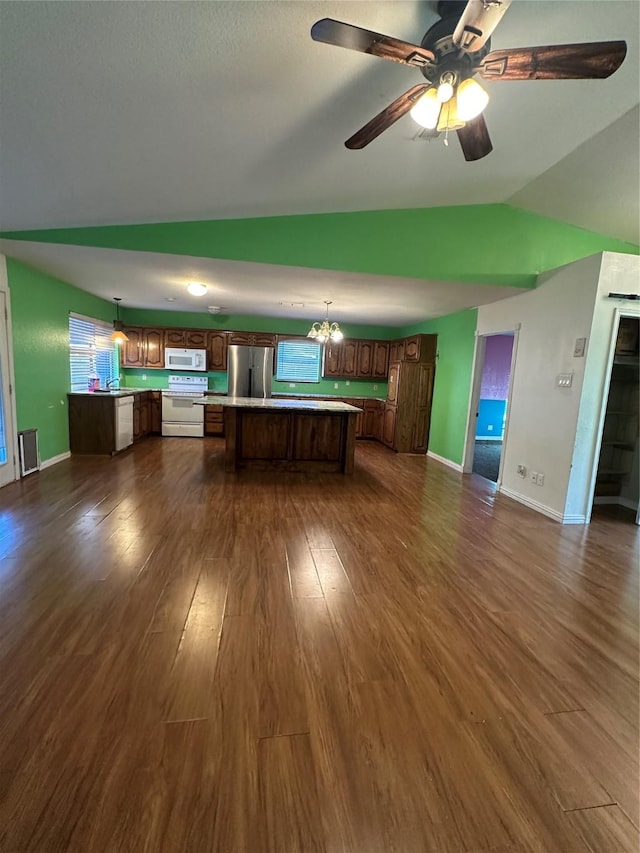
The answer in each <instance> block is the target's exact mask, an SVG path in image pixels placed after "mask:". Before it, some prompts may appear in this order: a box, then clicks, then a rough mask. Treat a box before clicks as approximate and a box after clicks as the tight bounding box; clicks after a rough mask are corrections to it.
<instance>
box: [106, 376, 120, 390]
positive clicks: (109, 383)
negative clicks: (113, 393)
mask: <svg viewBox="0 0 640 853" xmlns="http://www.w3.org/2000/svg"><path fill="white" fill-rule="evenodd" d="M119 381H120V377H119V376H112V377H111V378H110V379H107V381H106V382H105V387H106V388H111V386H112V385H113V384H114V382H119Z"/></svg>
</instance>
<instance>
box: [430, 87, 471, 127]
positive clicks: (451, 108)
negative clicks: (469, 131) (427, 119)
mask: <svg viewBox="0 0 640 853" xmlns="http://www.w3.org/2000/svg"><path fill="white" fill-rule="evenodd" d="M464 124H465V123H464V122H463V121H462V119H461V118H460V116H459V115H458V99H457V98H456V97H455V95H454V97H453V98H451V100H450V101H447V103H446V104H443V105H442V109H441V110H440V117H439V119H438V126H437V128H436V130H437V131H438V133H441V132H442V131H448V130H460V128H461V127H464Z"/></svg>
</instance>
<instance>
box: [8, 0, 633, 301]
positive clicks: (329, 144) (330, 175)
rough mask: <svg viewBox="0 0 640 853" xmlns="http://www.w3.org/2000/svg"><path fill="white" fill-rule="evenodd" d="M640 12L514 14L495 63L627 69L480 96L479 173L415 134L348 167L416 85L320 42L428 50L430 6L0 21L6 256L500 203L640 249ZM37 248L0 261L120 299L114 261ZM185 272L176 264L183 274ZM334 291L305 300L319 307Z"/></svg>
mask: <svg viewBox="0 0 640 853" xmlns="http://www.w3.org/2000/svg"><path fill="white" fill-rule="evenodd" d="M638 8H639V6H638V4H637V3H635V2H626V0H623V2H616V0H580V2H563V3H557V2H546V0H535V2H531V0H514V2H513V4H512V5H511V7H510V9H509V10H508V11H507V13H506V15H505V16H504V18H503V20H502V21H501V23H500V24H499V26H498V28H497V29H496V31H495V33H494V36H493V39H492V47H494V48H497V47H516V46H525V45H539V44H554V43H569V42H583V41H598V40H604V39H606V40H610V39H625V40H626V41H627V44H628V54H627V57H626V59H625V61H624V63H623V65H622V67H621V68H620V69H619V70H618V71H617V72H616V73H615V74H614V75H613V76H612V77H611V78H609V79H608V80H589V81H524V82H508V83H506V82H492V83H489V84H487V85H486V88H487V89H488V90H489V93H490V96H491V101H490V103H489V106H488V107H487V110H486V112H485V116H486V120H487V124H488V126H489V129H490V132H491V137H492V140H493V146H494V150H493V152H492V153H491V154H490V155H489V156H487V157H486V158H484V159H483V160H480V161H478V162H475V163H467V162H465V161H464V159H463V157H462V154H461V151H460V149H459V146H458V144H457V142H456V141H455V140H452V143H451V144H450V145H449V146H448V147H445V146H444V145H443V144H442V140H441V139H439V140H432V141H425V140H424V139H422V138H420V137H419V136H418V135H417V131H418V127H417V125H415V124H414V122H413V120H412V119H411V118H410V117H409V116H408V115H407V116H404V117H403V118H402V119H400V120H399V121H398V122H397V123H396V124H395V125H393V126H392V127H391V128H390V129H389V130H388V131H386V132H385V133H384V134H382V135H381V136H380V137H379V138H378V139H377V140H375V141H374V142H372V143H371V144H370V145H369V146H368V147H367V148H365V149H364V150H362V151H349V150H347V149H346V148H345V147H344V145H343V142H344V140H345V139H347V138H348V137H349V136H350V135H351V134H352V133H353V132H354V131H355V130H357V129H358V128H359V127H361V126H362V125H363V124H364V123H365V122H366V121H368V120H369V119H370V118H371V117H373V115H375V114H376V113H378V112H379V111H380V110H381V109H382V108H383V107H385V106H386V105H387V104H389V103H390V102H391V101H393V100H394V99H395V98H396V97H398V95H399V94H401V93H402V92H403V91H405V90H406V89H408V88H409V87H410V86H411V85H413V84H414V83H417V82H420V81H421V80H422V77H421V76H420V74H419V72H418V71H417V70H415V69H412V68H408V67H406V66H401V65H398V64H396V63H392V62H386V61H384V60H382V59H378V58H375V57H373V56H369V55H366V54H361V53H357V52H354V51H349V50H343V49H340V48H337V47H333V46H330V45H326V44H320V43H317V42H314V41H312V40H311V38H310V35H309V31H310V28H311V26H312V24H313V23H314V22H315V21H316V20H318V19H319V18H323V17H334V18H337V19H340V20H343V21H347V22H350V23H353V24H356V25H358V26H362V27H366V28H368V29H371V30H375V31H378V32H382V33H388V34H390V35H394V36H397V37H398V38H402V39H405V40H407V41H410V42H414V43H419V42H420V40H421V38H422V36H423V34H424V32H425V31H426V30H427V29H428V28H429V26H430V25H431V24H432V23H434V21H436V20H437V17H438V16H437V13H436V10H435V4H434V3H431V2H414V1H413V0H412V2H404V0H397V2H371V0H370V2H367V3H361V2H280V0H273V2H264V1H263V0H258V2H253V0H244V2H234V1H233V0H232V2H197V3H196V2H189V0H185V2H162V3H161V2H155V3H154V2H145V3H88V2H44V3H43V2H37V0H34V2H14V3H3V4H0V229H2V231H3V232H4V233H5V236H7V237H9V238H10V236H11V235H9V234H7V232H12V231H21V232H25V231H29V230H31V229H51V228H69V227H83V226H85V227H86V226H97V225H107V224H120V225H123V224H133V223H153V222H156V223H157V222H177V221H194V220H204V219H207V220H218V219H230V218H244V217H262V216H264V217H267V216H282V215H297V214H309V213H330V212H337V211H366V210H384V209H393V208H404V209H406V208H434V207H451V206H454V205H482V204H493V203H499V202H507V203H508V204H510V205H513V206H514V207H518V208H521V209H524V210H529V211H533V212H535V213H539V214H542V215H544V216H546V217H551V218H555V219H559V220H562V221H563V222H565V223H570V224H572V225H576V226H579V227H580V228H584V229H587V230H589V231H594V232H596V233H598V234H601V235H605V236H607V237H612V238H617V239H619V240H623V241H628V242H631V243H634V244H638V243H639V242H640V237H639V224H638V223H639V212H638V196H639V192H638V186H639V183H640V176H639V165H638V164H639V161H640V150H639V148H640V146H639V133H638V124H639V113H638V96H639V92H638V80H639V79H640V77H639V74H640V72H639V40H640V39H639V32H640V26H639V15H638ZM21 236H22V237H23V238H25V237H26V235H24V234H23V235H21ZM28 242H29V241H26V242H25V241H24V239H23V243H22V247H21V249H18V248H17V247H16V244H17V241H12V240H11V239H5V240H3V241H2V246H1V248H2V250H3V251H4V252H6V253H7V254H15V255H16V256H17V257H22V258H23V260H27V261H29V262H32V263H34V265H36V266H39V267H40V268H43V269H47V268H48V269H49V271H51V272H53V273H54V274H55V273H56V270H58V271H59V270H62V269H66V270H67V274H68V275H69V276H72V277H73V276H76V277H79V278H80V280H79V281H78V280H76V281H72V283H75V284H79V286H84V287H85V289H87V290H93V292H97V293H99V294H101V295H105V296H107V297H109V296H110V295H112V294H113V286H114V284H113V277H111V278H109V277H108V276H103V277H102V278H101V273H100V268H101V266H102V267H103V268H104V263H105V258H104V254H103V255H99V254H97V253H96V254H95V256H94V258H93V260H92V258H91V257H90V256H89V255H86V254H85V255H83V258H82V264H81V265H78V264H79V262H78V258H77V251H76V253H75V255H73V252H72V250H71V249H69V254H68V257H67V258H66V261H65V259H64V258H61V257H60V251H61V248H60V247H58V248H57V249H56V252H57V254H56V255H55V257H54V256H53V250H52V252H50V253H49V256H48V255H47V249H46V247H44V248H43V246H42V245H39V246H37V247H36V246H35V245H34V247H33V249H32V251H31V252H30V251H29V248H28ZM37 242H38V243H40V244H42V242H43V241H42V237H41V235H40V236H39V237H38V240H37ZM20 253H21V254H20ZM114 258H115V256H114ZM147 260H148V262H149V263H150V264H152V266H151V267H148V268H147V272H149V270H151V269H153V270H154V274H148V275H147V276H146V279H147V283H146V284H143V279H144V274H142V273H141V275H142V278H141V279H140V281H141V287H143V289H144V288H151V287H153V284H152V280H155V279H154V275H155V272H157V270H156V267H155V266H153V264H156V263H157V261H158V259H157V258H156V259H145V258H143V257H142V256H138V257H137V258H136V259H135V260H133V261H132V274H133V270H134V269H138V268H140V270H142V269H143V268H144V264H145V262H146V261H147ZM182 260H183V262H184V264H185V265H187V266H188V263H189V262H191V264H192V265H193V263H194V259H193V258H192V259H191V260H189V259H186V260H185V259H184V258H183V259H182ZM176 263H177V262H176V261H175V260H174V259H172V260H171V261H170V262H167V267H168V268H169V269H170V270H171V271H172V274H177V273H176V270H175V264H176ZM47 265H48V266H47ZM184 273H185V275H187V274H188V273H187V270H186V268H185V270H184ZM136 274H137V273H136ZM261 274H264V271H262V273H261ZM450 278H451V279H453V280H455V279H456V275H455V272H454V273H453V274H452V275H451V276H450ZM467 283H468V280H467ZM321 284H322V283H320V285H319V283H318V281H317V279H316V280H315V281H313V282H310V287H313V289H314V293H316V295H317V289H318V287H319V286H321ZM325 284H326V286H327V289H330V286H329V284H328V283H325ZM378 284H382V285H384V282H378ZM485 284H486V282H485ZM423 285H426V282H423ZM413 286H414V285H412V287H413ZM415 286H418V285H415ZM236 290H237V296H238V299H239V300H240V301H242V299H243V296H242V294H243V292H244V291H243V288H242V287H238V288H236ZM452 292H453V291H452ZM485 293H486V296H487V299H488V298H489V295H490V294H489V291H488V290H486V291H485ZM147 295H149V294H147ZM302 295H303V297H304V293H303V294H302ZM156 296H157V297H158V299H159V298H160V297H159V295H158V294H156ZM154 298H155V297H154ZM285 298H286V297H285ZM320 298H322V297H320ZM469 298H470V300H471V304H473V303H474V300H475V299H476V298H477V297H476V296H470V297H469ZM246 300H247V301H246V304H245V305H238V306H236V307H237V309H238V310H239V311H243V310H244V312H245V313H250V312H248V311H247V307H248V305H249V300H253V303H254V304H255V292H253V291H251V288H249V287H247V288H246ZM410 301H411V300H409V302H410ZM463 301H464V300H463ZM467 301H468V300H467ZM143 302H144V300H142V299H141V300H139V303H140V304H143ZM459 304H460V300H457V301H455V300H454V301H453V302H452V305H451V306H450V307H451V308H452V310H455V308H456V307H459ZM476 304H478V303H477V302H476ZM440 307H441V308H442V306H440ZM438 313H442V311H441V310H439V311H438Z"/></svg>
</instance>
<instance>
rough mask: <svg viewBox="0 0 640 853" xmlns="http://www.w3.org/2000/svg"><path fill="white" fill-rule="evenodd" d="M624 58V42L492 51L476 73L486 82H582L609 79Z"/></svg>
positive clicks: (625, 44) (551, 45) (625, 50)
mask: <svg viewBox="0 0 640 853" xmlns="http://www.w3.org/2000/svg"><path fill="white" fill-rule="evenodd" d="M626 54H627V43H626V42H624V41H596V42H587V43H585V44H550V45H543V46H542V47H514V48H510V49H508V50H492V51H491V53H488V54H487V55H486V56H485V58H484V59H483V61H482V63H481V65H480V66H479V68H478V72H479V73H480V74H481V76H482V77H484V78H486V79H487V80H582V79H594V80H595V79H603V78H605V77H609V76H610V75H611V74H613V72H614V71H617V69H618V68H619V67H620V65H622V61H623V59H624V58H625V56H626Z"/></svg>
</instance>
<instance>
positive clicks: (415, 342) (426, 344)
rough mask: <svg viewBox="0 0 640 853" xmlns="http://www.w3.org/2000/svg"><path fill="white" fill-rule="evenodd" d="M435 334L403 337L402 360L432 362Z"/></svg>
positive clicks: (434, 351)
mask: <svg viewBox="0 0 640 853" xmlns="http://www.w3.org/2000/svg"><path fill="white" fill-rule="evenodd" d="M436 342H437V335H412V336H411V337H410V338H405V339H404V359H403V360H404V361H421V362H433V361H435V358H436Z"/></svg>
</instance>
